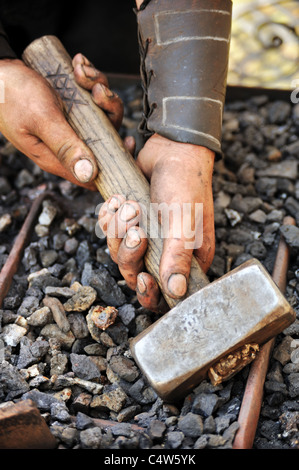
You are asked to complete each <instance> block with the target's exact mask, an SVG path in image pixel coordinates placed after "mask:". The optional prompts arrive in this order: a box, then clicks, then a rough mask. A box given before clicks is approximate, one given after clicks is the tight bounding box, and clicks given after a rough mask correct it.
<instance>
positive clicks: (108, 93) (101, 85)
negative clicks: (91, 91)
mask: <svg viewBox="0 0 299 470" xmlns="http://www.w3.org/2000/svg"><path fill="white" fill-rule="evenodd" d="M96 86H100V87H101V88H102V90H103V92H104V93H105V95H106V96H107V97H108V98H112V97H113V96H114V92H113V91H112V90H110V88H107V87H106V86H105V85H103V84H102V83H97V85H96Z"/></svg>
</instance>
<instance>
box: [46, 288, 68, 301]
mask: <svg viewBox="0 0 299 470" xmlns="http://www.w3.org/2000/svg"><path fill="white" fill-rule="evenodd" d="M44 291H45V294H46V295H50V296H53V297H64V298H67V299H69V298H71V297H73V295H74V291H73V290H72V289H70V288H69V287H57V286H56V287H55V286H47V287H46V288H45V290H44Z"/></svg>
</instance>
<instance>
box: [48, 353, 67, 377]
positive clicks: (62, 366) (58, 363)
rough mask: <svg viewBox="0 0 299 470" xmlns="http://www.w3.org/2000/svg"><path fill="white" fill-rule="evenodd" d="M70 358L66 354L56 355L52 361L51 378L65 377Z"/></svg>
mask: <svg viewBox="0 0 299 470" xmlns="http://www.w3.org/2000/svg"><path fill="white" fill-rule="evenodd" d="M67 365H68V358H67V356H66V355H65V354H62V353H61V354H55V356H53V357H52V358H51V360H50V367H51V369H50V376H52V375H57V376H58V375H63V374H64V373H65V372H66V371H67Z"/></svg>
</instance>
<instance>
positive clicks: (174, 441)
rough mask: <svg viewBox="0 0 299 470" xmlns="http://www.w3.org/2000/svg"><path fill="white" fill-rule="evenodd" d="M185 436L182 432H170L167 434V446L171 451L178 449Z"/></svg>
mask: <svg viewBox="0 0 299 470" xmlns="http://www.w3.org/2000/svg"><path fill="white" fill-rule="evenodd" d="M184 438H185V436H184V433H182V432H181V431H170V432H168V433H167V444H168V445H169V447H170V448H171V449H178V448H179V447H180V445H181V444H182V442H183V440H184Z"/></svg>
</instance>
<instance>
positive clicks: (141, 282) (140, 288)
mask: <svg viewBox="0 0 299 470" xmlns="http://www.w3.org/2000/svg"><path fill="white" fill-rule="evenodd" d="M137 289H138V292H140V294H144V293H145V292H146V284H145V282H144V279H143V277H142V276H138V277H137Z"/></svg>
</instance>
